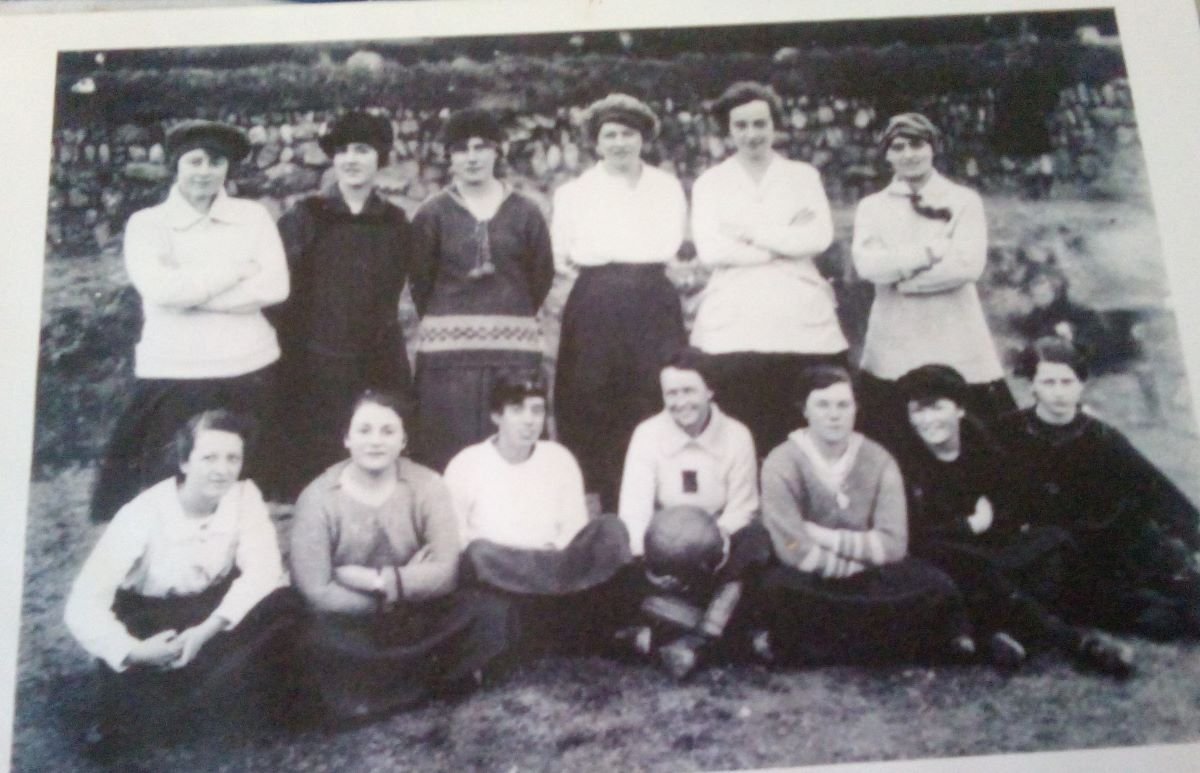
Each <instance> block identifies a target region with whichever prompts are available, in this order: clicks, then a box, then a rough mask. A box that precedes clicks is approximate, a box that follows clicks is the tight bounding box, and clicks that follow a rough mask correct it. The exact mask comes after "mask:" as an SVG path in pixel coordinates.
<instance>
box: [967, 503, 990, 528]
mask: <svg viewBox="0 0 1200 773" xmlns="http://www.w3.org/2000/svg"><path fill="white" fill-rule="evenodd" d="M992 517H993V513H992V503H991V502H989V501H988V498H987V497H980V498H979V501H978V502H976V503H975V512H973V513H971V514H970V515H968V516H967V525H968V526H970V527H971V533H973V534H982V533H984V532H985V531H987V530H988V529H989V528H991V526H992Z"/></svg>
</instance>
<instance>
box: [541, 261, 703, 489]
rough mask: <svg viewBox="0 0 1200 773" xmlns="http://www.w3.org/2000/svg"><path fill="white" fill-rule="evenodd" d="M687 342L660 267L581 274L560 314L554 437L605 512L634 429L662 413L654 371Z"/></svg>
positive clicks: (623, 266)
mask: <svg viewBox="0 0 1200 773" xmlns="http://www.w3.org/2000/svg"><path fill="white" fill-rule="evenodd" d="M686 343H687V335H686V333H685V331H684V327H683V311H682V309H681V307H680V305H679V294H678V293H677V292H676V291H675V288H674V287H673V286H672V285H671V283H670V282H669V281H667V278H666V276H665V275H664V273H663V267H662V265H660V264H649V265H642V264H629V263H613V264H608V265H604V266H595V267H588V268H584V269H583V270H582V271H580V273H579V278H578V279H577V280H576V282H575V286H574V287H573V288H572V289H571V294H570V296H569V297H568V298H567V304H566V306H565V307H564V309H563V318H562V335H561V338H560V339H559V347H558V363H557V365H556V371H555V385H554V411H555V417H556V419H557V422H558V437H559V440H561V441H562V443H563V445H565V446H566V447H567V448H569V449H570V450H571V452H572V453H573V454H575V458H576V459H578V460H579V466H580V468H581V469H582V470H583V477H584V483H585V485H586V486H587V490H588V491H593V492H596V493H598V494H599V495H600V502H601V507H602V509H603V510H604V511H605V512H614V511H615V510H616V505H617V492H618V489H619V487H620V485H621V470H622V467H623V464H624V459H625V450H626V448H627V447H628V445H629V438H630V437H631V436H632V435H633V430H634V428H635V427H637V425H638V423H639V422H641V421H642V420H644V419H646V418H648V417H650V416H652V415H654V414H655V413H657V412H658V411H659V410H661V408H662V390H661V387H660V386H659V382H658V372H659V369H660V368H661V367H662V364H663V362H665V361H666V359H667V357H668V356H670V355H671V354H672V353H673V352H674V351H675V350H677V349H678V348H680V347H681V346H683V345H685V344H686Z"/></svg>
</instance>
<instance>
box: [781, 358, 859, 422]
mask: <svg viewBox="0 0 1200 773" xmlns="http://www.w3.org/2000/svg"><path fill="white" fill-rule="evenodd" d="M834 384H847V385H849V387H850V391H851V392H853V391H854V379H853V378H851V376H850V371H848V370H846V369H845V368H843V367H842V366H841V365H812V366H809V367H807V368H805V369H804V372H803V373H802V374H801V375H800V385H799V387H798V388H797V390H796V407H797V408H799V409H800V411H801V412H803V410H804V406H805V405H806V404H807V403H808V396H809V395H811V394H812V393H813V392H816V391H817V390H818V389H828V388H829V387H831V386H833V385H834ZM856 399H857V398H856Z"/></svg>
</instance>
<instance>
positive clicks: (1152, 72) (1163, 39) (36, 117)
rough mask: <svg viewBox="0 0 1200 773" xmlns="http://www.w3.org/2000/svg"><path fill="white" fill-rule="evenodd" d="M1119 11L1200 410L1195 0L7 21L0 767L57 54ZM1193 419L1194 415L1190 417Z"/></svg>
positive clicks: (1128, 753) (978, 763) (1198, 748)
mask: <svg viewBox="0 0 1200 773" xmlns="http://www.w3.org/2000/svg"><path fill="white" fill-rule="evenodd" d="M1106 8H1111V9H1113V10H1114V11H1115V13H1116V17H1117V23H1118V30H1119V35H1120V39H1121V43H1122V47H1123V53H1124V58H1125V62H1126V68H1127V71H1128V74H1129V79H1130V83H1131V88H1132V91H1133V96H1134V104H1135V110H1136V113H1137V117H1138V128H1139V135H1140V138H1141V142H1142V146H1143V152H1144V155H1145V162H1146V168H1147V173H1148V176H1149V179H1150V182H1151V189H1152V196H1153V206H1154V212H1155V217H1156V219H1157V224H1158V227H1159V234H1160V238H1161V246H1162V254H1163V261H1164V264H1165V268H1166V272H1167V278H1168V282H1169V285H1168V287H1169V293H1170V294H1169V297H1168V298H1167V299H1166V301H1165V303H1166V306H1167V308H1168V309H1169V310H1170V311H1172V312H1173V313H1174V315H1175V317H1176V320H1177V324H1178V326H1179V330H1180V347H1181V350H1182V356H1183V360H1184V365H1185V367H1186V370H1187V374H1188V384H1189V388H1190V393H1191V395H1192V397H1193V400H1196V399H1200V260H1197V254H1196V253H1197V246H1198V245H1200V217H1197V216H1196V212H1197V211H1198V210H1200V206H1198V204H1200V187H1198V186H1197V183H1196V181H1200V90H1198V89H1195V88H1193V84H1194V83H1195V78H1196V77H1197V74H1198V73H1200V26H1198V25H1197V16H1196V14H1197V11H1196V7H1195V5H1194V4H1193V0H1156V1H1155V2H1154V3H1153V7H1152V10H1151V8H1150V7H1149V6H1148V4H1147V3H1145V2H1144V1H1139V0H1110V2H1107V3H1097V2H1091V3H1087V2H1053V1H1050V2H1047V1H1046V0H740V2H738V3H727V2H721V0H715V1H714V0H704V1H703V2H696V1H694V2H692V3H690V4H688V5H686V6H685V5H683V4H680V3H676V2H672V1H671V0H546V1H544V2H543V1H541V0H504V1H503V2H497V1H496V0H450V1H446V2H403V3H389V2H375V3H346V4H341V3H331V4H321V5H269V6H235V7H220V8H208V9H183V8H177V7H173V8H169V9H141V10H135V11H94V12H89V13H57V14H55V13H32V14H16V15H13V14H9V15H5V16H3V18H2V23H0V52H2V53H0V59H2V61H3V63H4V64H3V66H2V67H0V95H3V100H4V105H5V107H4V111H3V112H4V117H5V120H4V122H3V125H2V126H0V161H3V165H2V166H0V168H3V169H4V170H5V171H6V173H7V174H6V182H5V185H4V186H0V212H3V213H4V216H5V224H4V225H5V228H4V240H5V250H4V254H3V257H2V258H0V287H2V288H3V298H4V301H3V303H2V304H0V352H2V354H0V358H2V359H0V372H3V377H2V379H0V387H2V391H0V395H3V400H4V404H3V406H2V407H0V438H4V440H5V441H6V442H4V443H3V444H2V445H0V491H3V492H4V494H5V496H4V498H3V504H2V505H0V508H2V510H0V518H2V519H3V520H2V521H0V522H3V523H5V524H7V525H8V527H7V529H6V533H5V536H4V538H3V539H2V540H0V542H2V544H0V615H2V616H3V617H2V619H3V620H4V621H5V622H6V626H5V627H4V628H3V632H2V633H0V761H2V762H0V769H7V768H8V766H9V765H11V755H10V747H11V744H12V734H13V717H14V700H15V685H16V665H17V653H18V635H19V631H20V614H21V592H22V583H23V579H24V570H23V556H24V544H25V540H24V537H25V528H26V514H27V508H28V495H29V489H30V469H31V462H32V449H33V442H32V440H33V427H34V421H33V417H34V402H35V389H36V377H37V356H38V337H39V331H40V323H41V303H42V262H43V256H44V248H45V238H44V234H45V226H46V215H47V212H46V201H47V192H48V191H47V186H48V170H49V168H50V160H51V159H50V143H49V138H50V136H51V126H52V121H53V109H54V91H55V69H56V64H57V58H58V54H59V52H60V51H71V50H96V49H109V50H111V49H115V48H163V47H189V46H212V45H222V46H225V45H255V44H268V43H275V44H279V43H312V42H320V41H353V40H363V41H374V40H391V39H400V40H402V39H405V38H414V37H458V36H471V35H484V34H487V35H510V34H521V33H528V34H535V33H552V32H575V31H586V30H589V29H591V30H619V29H636V28H666V27H688V26H710V25H735V24H753V23H763V24H769V23H784V22H800V21H803V22H810V21H812V22H816V21H835V20H843V21H851V20H856V19H858V20H866V19H878V18H887V17H921V16H957V15H968V14H981V13H1011V12H1041V11H1070V10H1095V9H1106ZM1195 409H1196V405H1195V403H1193V410H1195ZM1197 754H1200V744H1183V745H1172V746H1147V747H1130V748H1120V749H1111V750H1089V751H1073V752H1049V753H1037V754H1020V755H1004V756H992V757H981V758H949V759H941V760H924V761H906V762H891V763H870V764H861V763H860V764H854V765H838V766H820V767H815V768H807V769H809V770H830V771H833V770H836V771H846V770H872V771H875V770H878V771H895V772H897V773H899V772H905V771H916V770H921V771H951V770H960V769H963V767H964V766H967V765H969V766H971V768H972V769H973V770H980V771H995V770H1009V769H1014V768H1020V769H1022V770H1027V771H1034V772H1035V773H1036V772H1037V771H1050V770H1055V771H1101V772H1103V771H1114V772H1115V771H1127V770H1132V769H1135V768H1138V769H1150V768H1153V769H1155V770H1157V771H1164V772H1165V771H1174V770H1186V769H1192V768H1194V765H1195V761H1196V759H1198V757H1197Z"/></svg>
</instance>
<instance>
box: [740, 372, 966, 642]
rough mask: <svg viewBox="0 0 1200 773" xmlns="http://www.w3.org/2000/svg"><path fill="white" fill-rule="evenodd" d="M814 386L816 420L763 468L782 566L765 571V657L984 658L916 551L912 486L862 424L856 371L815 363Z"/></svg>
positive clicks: (949, 586) (809, 390)
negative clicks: (909, 497) (857, 421)
mask: <svg viewBox="0 0 1200 773" xmlns="http://www.w3.org/2000/svg"><path fill="white" fill-rule="evenodd" d="M805 382H806V383H805V385H804V386H802V387H801V392H800V395H799V397H800V403H801V405H802V406H803V413H804V417H805V419H806V420H807V423H808V425H807V426H806V427H804V428H802V429H798V430H796V431H795V432H793V433H792V434H791V435H790V436H789V438H788V440H787V441H785V442H784V443H783V444H782V445H780V446H778V447H777V448H776V449H775V450H774V451H772V452H771V453H770V455H769V456H767V459H766V461H765V462H764V463H763V468H762V507H763V523H764V524H765V525H766V527H767V531H768V532H770V535H771V542H772V544H773V546H774V549H775V555H776V557H777V558H778V559H779V562H780V564H781V566H777V567H774V568H772V569H769V570H767V572H766V573H765V574H764V576H763V587H762V599H763V604H764V606H763V608H762V610H761V612H762V617H763V620H764V622H765V623H766V625H767V629H766V631H765V632H764V633H762V634H760V635H759V636H757V637H756V640H755V650H756V652H757V653H758V654H759V655H760V656H761V657H763V658H765V659H772V658H778V659H780V660H784V661H790V662H799V663H804V664H813V663H826V662H847V661H855V662H857V661H877V660H913V659H926V658H936V657H938V656H965V655H969V654H971V653H973V652H974V641H973V640H972V639H971V638H970V636H969V635H968V630H969V629H968V623H967V620H966V616H965V613H964V609H963V602H962V598H961V596H960V595H959V593H958V590H957V588H955V586H954V583H953V582H952V581H951V580H950V578H949V577H947V576H946V575H945V574H943V573H942V572H940V571H938V570H937V569H936V568H934V567H933V566H931V565H929V564H926V563H924V562H922V561H919V560H917V559H915V558H911V557H908V556H907V553H908V517H907V510H906V507H905V500H904V482H903V480H902V479H901V477H900V470H899V468H898V467H897V466H896V462H895V461H894V460H893V459H892V457H891V456H890V455H889V454H888V452H887V451H885V450H884V449H883V448H882V447H881V446H879V445H878V444H876V443H875V442H873V441H871V440H869V439H867V438H865V437H863V436H862V435H860V434H859V433H857V432H855V431H854V416H855V407H856V406H855V400H854V391H853V389H852V388H851V384H850V375H849V374H848V373H847V372H846V371H845V370H844V369H843V368H839V367H835V366H815V367H813V368H811V369H810V370H809V371H808V372H807V374H806V379H805Z"/></svg>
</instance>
